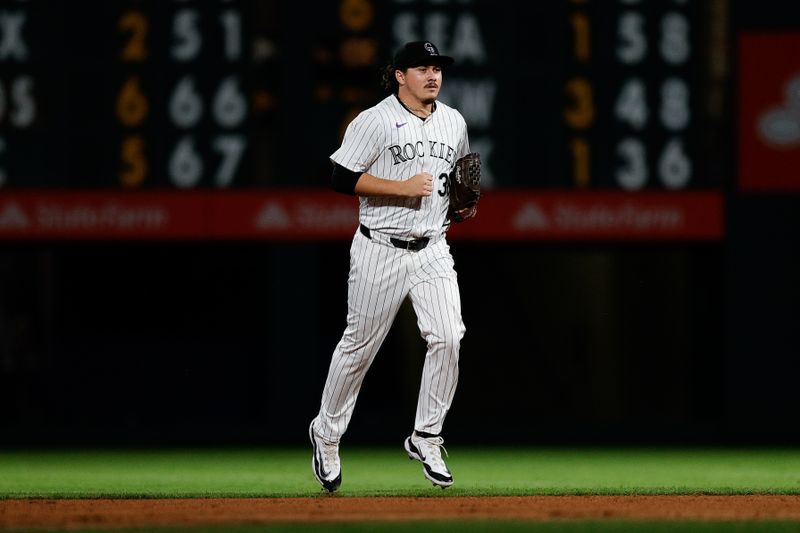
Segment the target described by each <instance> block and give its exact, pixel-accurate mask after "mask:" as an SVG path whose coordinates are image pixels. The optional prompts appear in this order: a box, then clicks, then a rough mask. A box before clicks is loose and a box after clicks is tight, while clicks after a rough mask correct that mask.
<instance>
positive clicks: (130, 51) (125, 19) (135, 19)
mask: <svg viewBox="0 0 800 533" xmlns="http://www.w3.org/2000/svg"><path fill="white" fill-rule="evenodd" d="M149 26H150V25H149V23H148V22H147V17H145V16H144V14H143V13H142V12H141V11H128V12H127V13H125V14H124V15H123V16H122V17H121V18H120V19H119V24H118V25H117V27H118V28H119V30H120V31H121V32H124V33H129V34H130V38H129V39H128V43H127V44H126V45H125V47H124V48H123V49H122V55H121V57H122V61H125V62H141V61H145V60H147V55H148V54H147V32H148V29H149Z"/></svg>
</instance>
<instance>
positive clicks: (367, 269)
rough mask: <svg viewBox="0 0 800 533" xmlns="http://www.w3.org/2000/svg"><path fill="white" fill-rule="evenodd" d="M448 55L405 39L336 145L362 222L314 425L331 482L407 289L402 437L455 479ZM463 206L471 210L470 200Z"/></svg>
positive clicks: (436, 478)
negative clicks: (413, 356)
mask: <svg viewBox="0 0 800 533" xmlns="http://www.w3.org/2000/svg"><path fill="white" fill-rule="evenodd" d="M452 63H453V58H451V57H447V56H443V55H440V54H439V50H438V49H437V47H436V46H434V45H433V43H431V42H428V41H415V42H410V43H407V44H406V45H405V46H403V47H402V48H401V49H400V50H399V51H398V52H397V53H396V54H395V56H394V59H393V61H392V62H391V64H390V65H389V66H388V67H387V69H386V70H385V73H384V85H385V86H386V88H387V89H388V90H390V91H391V92H392V94H391V95H390V96H388V97H387V98H385V99H384V100H383V101H381V102H380V103H378V104H377V105H375V106H374V107H371V108H369V109H367V110H365V111H363V112H362V113H361V114H360V115H358V116H357V117H356V118H355V119H354V120H353V121H352V122H351V123H350V125H349V126H348V128H347V130H346V132H345V135H344V140H343V142H342V145H341V147H340V148H339V149H338V150H336V151H335V152H334V153H333V154H332V155H331V161H332V162H333V164H334V170H333V176H332V184H333V188H334V189H335V190H337V191H339V192H344V193H348V194H353V195H357V196H358V197H359V221H360V225H359V227H358V229H357V230H356V233H355V236H354V237H353V243H352V245H351V248H350V276H349V279H348V297H347V300H348V301H347V303H348V313H347V326H346V329H345V331H344V335H343V336H342V339H341V340H340V341H339V343H338V345H337V346H336V349H335V350H334V352H333V357H332V360H331V365H330V369H329V371H328V377H327V380H326V382H325V388H324V390H323V392H322V404H321V407H320V411H319V414H318V415H317V416H316V417H315V418H314V419H313V420H312V422H311V425H310V427H309V436H310V438H311V443H312V446H313V459H312V468H313V471H314V476H315V477H316V478H317V480H318V481H319V482H320V484H321V485H322V487H323V488H324V489H325V490H327V491H329V492H332V491H335V490H336V489H338V488H339V485H340V484H341V481H342V472H341V465H340V461H339V442H340V440H341V438H342V435H343V434H344V433H345V431H346V430H347V425H348V423H349V422H350V417H351V416H352V414H353V409H354V407H355V404H356V398H357V397H358V392H359V390H360V388H361V383H362V381H363V379H364V376H365V375H366V373H367V370H368V369H369V366H370V364H371V363H372V361H373V359H374V357H375V354H377V352H378V349H379V348H380V346H381V343H382V342H383V340H384V338H385V337H386V334H387V333H388V331H389V328H390V327H391V325H392V322H393V321H394V318H395V316H396V314H397V311H398V309H399V308H400V305H401V303H402V302H403V300H405V298H406V297H410V298H411V302H412V304H413V307H414V311H415V313H416V315H417V323H418V326H419V329H420V333H421V335H422V337H423V338H424V339H425V340H426V341H427V346H428V349H427V354H426V357H425V364H424V368H423V372H422V383H421V386H420V391H419V400H418V402H417V411H416V420H415V422H414V431H413V432H412V433H411V435H410V436H409V437H408V438H406V439H405V443H404V447H405V450H406V452H407V453H408V456H409V458H411V459H416V460H417V461H420V462H421V463H422V466H423V472H424V474H425V477H426V478H428V480H430V481H431V482H432V483H433V484H434V485H438V486H440V487H442V488H444V487H449V486H450V485H452V484H453V476H452V475H451V474H450V471H449V470H448V469H447V465H446V464H445V462H444V460H443V459H442V449H443V446H442V444H443V439H442V437H441V436H440V434H441V432H442V425H443V423H444V419H445V416H446V415H447V411H448V409H449V408H450V404H451V402H452V400H453V394H454V393H455V389H456V383H457V381H458V352H459V347H460V342H461V338H462V337H463V335H464V331H465V329H464V323H463V321H462V319H461V301H460V295H459V288H458V283H457V280H456V272H455V270H453V258H452V256H451V255H450V249H449V247H448V244H447V241H446V239H445V234H446V232H447V229H448V226H449V221H448V219H447V213H448V206H449V204H448V187H449V186H450V185H449V181H448V173H449V172H450V171H451V170H452V169H453V166H454V163H455V162H456V160H457V159H458V158H459V157H461V156H463V155H465V154H467V153H468V152H469V140H468V138H467V127H466V123H465V122H464V118H463V117H462V116H461V114H460V113H459V112H458V111H456V110H455V109H453V108H451V107H448V106H447V105H445V104H443V103H442V102H439V101H437V99H436V98H437V96H438V95H439V90H440V89H441V85H442V68H443V67H446V66H448V65H450V64H452ZM458 214H459V215H460V217H461V218H464V219H466V218H471V217H472V216H474V215H475V208H469V209H464V210H461V211H459V212H458Z"/></svg>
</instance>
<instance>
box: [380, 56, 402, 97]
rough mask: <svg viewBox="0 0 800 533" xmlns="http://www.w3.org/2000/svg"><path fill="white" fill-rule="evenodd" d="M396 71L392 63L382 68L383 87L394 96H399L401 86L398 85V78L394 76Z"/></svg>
mask: <svg viewBox="0 0 800 533" xmlns="http://www.w3.org/2000/svg"><path fill="white" fill-rule="evenodd" d="M395 70H397V69H396V68H395V66H394V65H393V64H392V63H389V64H387V65H385V66H383V67H381V85H382V86H383V88H384V89H386V90H387V91H389V92H391V93H392V94H397V93H398V92H399V91H400V84H399V83H397V78H395V76H394V71H395Z"/></svg>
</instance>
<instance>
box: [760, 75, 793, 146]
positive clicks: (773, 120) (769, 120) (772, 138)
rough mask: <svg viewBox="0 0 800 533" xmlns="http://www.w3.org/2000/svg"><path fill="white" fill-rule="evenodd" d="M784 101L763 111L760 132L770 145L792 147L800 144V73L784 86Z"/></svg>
mask: <svg viewBox="0 0 800 533" xmlns="http://www.w3.org/2000/svg"><path fill="white" fill-rule="evenodd" d="M784 98H785V99H784V102H783V103H782V104H781V105H780V106H777V107H773V108H771V109H769V110H767V111H766V112H765V113H763V114H762V115H761V116H760V117H759V120H758V133H759V135H760V136H761V138H762V140H764V141H765V142H766V143H767V144H768V145H770V146H773V147H775V148H792V147H794V146H796V145H800V73H798V74H796V75H794V76H793V77H792V78H791V79H789V81H788V82H787V83H786V85H785V87H784Z"/></svg>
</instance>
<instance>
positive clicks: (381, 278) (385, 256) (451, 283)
mask: <svg viewBox="0 0 800 533" xmlns="http://www.w3.org/2000/svg"><path fill="white" fill-rule="evenodd" d="M407 296H408V297H410V298H411V303H412V304H413V307H414V311H415V313H416V315H417V325H418V327H419V330H420V334H421V335H422V338H423V339H424V340H425V341H426V342H427V346H428V350H427V353H426V356H425V364H424V367H423V371H422V381H421V384H420V391H419V399H418V400H417V412H416V419H415V422H414V429H416V430H418V431H424V432H427V433H433V434H438V433H440V432H441V431H442V425H443V423H444V419H445V416H446V415H447V411H448V410H449V409H450V404H451V403H452V401H453V395H454V394H455V389H456V383H457V382H458V352H459V347H460V343H461V338H462V337H463V336H464V331H465V328H464V323H463V321H462V318H461V297H460V294H459V290H458V282H457V280H456V272H455V270H454V269H453V258H452V256H451V255H450V248H449V246H448V245H447V241H446V240H445V239H444V238H440V239H439V240H437V241H436V242H433V243H431V244H429V245H428V246H427V247H425V248H424V249H422V250H420V251H418V252H413V251H408V250H403V249H399V248H394V247H392V246H388V245H385V244H380V243H377V242H375V241H372V240H370V239H368V238H367V237H365V236H364V235H362V234H361V233H360V232H356V235H355V237H354V238H353V244H352V246H351V248H350V276H349V278H348V296H347V307H348V312H347V326H346V328H345V331H344V335H342V339H341V340H340V341H339V343H338V344H337V346H336V348H335V350H334V352H333V357H332V359H331V365H330V369H329V370H328V377H327V380H326V381H325V388H324V389H323V392H322V405H321V407H320V412H319V415H318V417H317V420H316V423H315V429H316V430H317V432H318V433H319V435H320V436H322V437H324V438H325V439H327V440H329V441H332V442H338V441H339V439H340V438H341V436H342V435H343V434H344V432H345V431H346V430H347V426H348V424H349V423H350V418H351V417H352V415H353V409H354V408H355V404H356V399H357V397H358V392H359V390H360V389H361V384H362V382H363V380H364V376H365V375H366V373H367V370H368V369H369V367H370V365H371V364H372V361H373V359H374V358H375V355H376V354H377V353H378V349H379V348H380V346H381V344H382V343H383V340H384V339H385V338H386V335H387V333H388V332H389V328H390V327H391V325H392V322H393V321H394V318H395V316H396V315H397V312H398V310H399V309H400V305H401V304H402V302H403V300H405V298H406V297H407Z"/></svg>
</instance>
